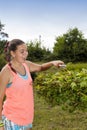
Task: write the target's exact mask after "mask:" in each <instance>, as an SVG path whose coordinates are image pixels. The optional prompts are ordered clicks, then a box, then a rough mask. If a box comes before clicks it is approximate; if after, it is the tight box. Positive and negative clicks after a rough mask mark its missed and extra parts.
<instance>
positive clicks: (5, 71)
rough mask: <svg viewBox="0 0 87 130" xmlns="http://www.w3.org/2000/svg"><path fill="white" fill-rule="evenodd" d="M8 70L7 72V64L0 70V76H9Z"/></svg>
mask: <svg viewBox="0 0 87 130" xmlns="http://www.w3.org/2000/svg"><path fill="white" fill-rule="evenodd" d="M9 72H10V70H9V67H8V64H6V65H5V66H4V67H3V68H2V70H1V74H9Z"/></svg>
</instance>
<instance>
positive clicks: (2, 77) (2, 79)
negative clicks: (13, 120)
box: [0, 69, 9, 119]
mask: <svg viewBox="0 0 87 130" xmlns="http://www.w3.org/2000/svg"><path fill="white" fill-rule="evenodd" d="M8 82H9V73H8V71H7V70H6V69H3V70H2V71H1V72H0V119H1V116H2V103H3V98H4V96H5V90H6V85H7V83H8Z"/></svg>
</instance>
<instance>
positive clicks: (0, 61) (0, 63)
mask: <svg viewBox="0 0 87 130" xmlns="http://www.w3.org/2000/svg"><path fill="white" fill-rule="evenodd" d="M5 64H6V60H5V57H4V55H3V54H1V55H0V70H1V69H2V68H3V66H4V65H5Z"/></svg>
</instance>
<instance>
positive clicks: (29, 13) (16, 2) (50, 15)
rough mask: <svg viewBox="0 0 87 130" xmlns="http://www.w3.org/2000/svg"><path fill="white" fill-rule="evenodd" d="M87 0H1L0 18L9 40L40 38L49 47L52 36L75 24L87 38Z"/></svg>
mask: <svg viewBox="0 0 87 130" xmlns="http://www.w3.org/2000/svg"><path fill="white" fill-rule="evenodd" d="M86 15H87V0H0V20H1V22H2V24H5V27H4V29H5V30H4V31H5V32H6V33H8V34H9V38H8V40H11V39H13V38H20V39H22V40H24V41H25V42H27V41H30V40H32V41H34V40H35V39H38V40H39V36H40V35H41V41H42V46H45V47H47V48H50V49H51V48H52V47H53V46H54V42H55V37H56V36H60V35H62V34H64V33H66V32H67V30H69V28H74V27H77V28H78V29H79V30H81V31H82V32H83V34H84V36H85V37H86V38H87V16H86Z"/></svg>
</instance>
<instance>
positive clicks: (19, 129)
mask: <svg viewBox="0 0 87 130" xmlns="http://www.w3.org/2000/svg"><path fill="white" fill-rule="evenodd" d="M2 120H3V123H4V129H5V130H29V128H32V124H29V125H26V126H21V125H17V124H15V123H14V122H12V121H10V120H8V119H7V118H6V117H5V116H2Z"/></svg>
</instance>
